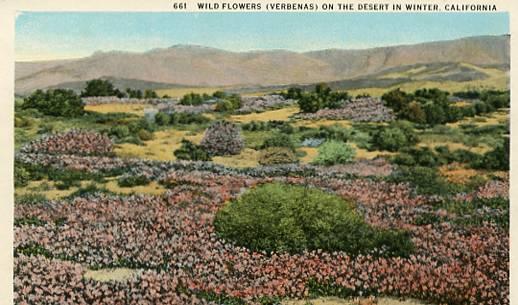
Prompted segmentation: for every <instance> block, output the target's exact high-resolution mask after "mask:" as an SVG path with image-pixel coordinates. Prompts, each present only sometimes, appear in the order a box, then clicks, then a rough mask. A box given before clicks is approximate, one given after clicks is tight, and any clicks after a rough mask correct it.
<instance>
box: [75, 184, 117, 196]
mask: <svg viewBox="0 0 518 305" xmlns="http://www.w3.org/2000/svg"><path fill="white" fill-rule="evenodd" d="M99 193H101V194H108V195H114V194H115V193H113V192H111V191H109V190H108V189H106V188H104V187H99V186H97V184H95V183H90V184H88V185H87V186H84V187H80V188H79V189H78V190H77V191H75V192H73V193H72V194H70V195H68V196H67V197H65V199H73V198H76V197H85V196H88V195H94V194H99Z"/></svg>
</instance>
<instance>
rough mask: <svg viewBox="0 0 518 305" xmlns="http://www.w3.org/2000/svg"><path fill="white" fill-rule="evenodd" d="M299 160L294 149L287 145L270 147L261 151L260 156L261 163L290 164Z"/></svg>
mask: <svg viewBox="0 0 518 305" xmlns="http://www.w3.org/2000/svg"><path fill="white" fill-rule="evenodd" d="M298 161H299V160H298V159H297V156H296V155H295V154H294V153H293V150H291V149H289V148H287V147H268V148H267V149H265V150H263V151H261V155H260V156H259V164H261V165H277V164H289V163H297V162H298Z"/></svg>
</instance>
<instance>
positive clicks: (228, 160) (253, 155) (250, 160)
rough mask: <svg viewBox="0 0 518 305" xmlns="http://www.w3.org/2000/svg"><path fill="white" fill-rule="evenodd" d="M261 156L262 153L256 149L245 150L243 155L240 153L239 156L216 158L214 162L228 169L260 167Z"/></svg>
mask: <svg viewBox="0 0 518 305" xmlns="http://www.w3.org/2000/svg"><path fill="white" fill-rule="evenodd" d="M260 154H261V153H260V152H259V151H257V150H255V149H251V148H245V149H243V150H242V151H241V153H239V155H232V156H215V157H213V158H212V162H214V163H216V164H221V165H224V166H227V167H236V168H245V167H256V166H258V165H259V157H260Z"/></svg>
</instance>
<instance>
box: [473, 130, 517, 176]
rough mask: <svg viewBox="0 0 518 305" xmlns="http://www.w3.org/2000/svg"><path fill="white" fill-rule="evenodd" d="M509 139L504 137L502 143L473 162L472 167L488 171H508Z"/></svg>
mask: <svg viewBox="0 0 518 305" xmlns="http://www.w3.org/2000/svg"><path fill="white" fill-rule="evenodd" d="M509 154H510V146H509V137H504V143H503V144H501V145H498V146H497V147H495V148H494V149H493V150H491V151H489V152H487V153H485V154H484V155H483V156H482V157H481V158H480V159H479V160H478V161H475V162H473V164H472V165H473V167H475V168H482V169H489V170H502V171H508V170H509V162H510V155H509Z"/></svg>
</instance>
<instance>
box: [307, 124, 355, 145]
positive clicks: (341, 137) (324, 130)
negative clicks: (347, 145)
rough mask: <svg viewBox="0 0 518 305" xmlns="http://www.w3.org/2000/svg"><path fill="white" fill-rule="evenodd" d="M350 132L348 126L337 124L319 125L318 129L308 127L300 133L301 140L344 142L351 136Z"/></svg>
mask: <svg viewBox="0 0 518 305" xmlns="http://www.w3.org/2000/svg"><path fill="white" fill-rule="evenodd" d="M351 135H352V132H351V131H350V130H349V129H348V128H344V127H342V126H340V125H338V124H335V125H331V126H320V127H319V128H318V129H309V130H307V131H304V132H303V133H302V135H301V137H300V138H301V140H305V139H309V138H313V139H326V140H337V141H343V142H346V141H348V140H349V138H350V137H351Z"/></svg>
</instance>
